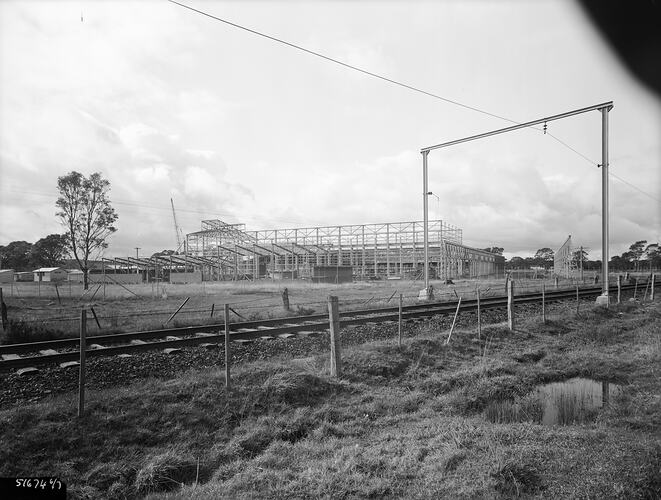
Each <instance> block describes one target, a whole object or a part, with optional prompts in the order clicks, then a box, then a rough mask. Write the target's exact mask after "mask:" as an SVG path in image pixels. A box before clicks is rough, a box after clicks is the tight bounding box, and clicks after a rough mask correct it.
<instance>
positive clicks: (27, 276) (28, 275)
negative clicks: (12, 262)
mask: <svg viewBox="0 0 661 500" xmlns="http://www.w3.org/2000/svg"><path fill="white" fill-rule="evenodd" d="M14 280H15V281H33V280H34V273H33V272H32V271H19V272H17V273H14Z"/></svg>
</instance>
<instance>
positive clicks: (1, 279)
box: [0, 269, 14, 283]
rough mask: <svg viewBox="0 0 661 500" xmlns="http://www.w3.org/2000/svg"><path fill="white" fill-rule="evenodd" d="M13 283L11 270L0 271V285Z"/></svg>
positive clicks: (12, 271)
mask: <svg viewBox="0 0 661 500" xmlns="http://www.w3.org/2000/svg"><path fill="white" fill-rule="evenodd" d="M12 281H14V270H13V269H0V283H11V282H12Z"/></svg>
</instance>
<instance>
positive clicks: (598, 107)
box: [420, 101, 613, 153]
mask: <svg viewBox="0 0 661 500" xmlns="http://www.w3.org/2000/svg"><path fill="white" fill-rule="evenodd" d="M612 108H613V101H608V102H604V103H601V104H595V105H594V106H588V107H587V108H581V109H575V110H573V111H567V112H566V113H560V114H559V115H552V116H547V117H546V118H540V119H538V120H533V121H530V122H525V123H519V124H517V125H512V126H511V127H505V128H500V129H497V130H492V131H490V132H484V133H482V134H477V135H471V136H469V137H462V138H461V139H455V140H454V141H448V142H442V143H440V144H435V145H433V146H427V147H426V148H422V149H421V150H420V152H421V153H425V152H428V151H432V150H434V149H440V148H446V147H448V146H454V145H455V144H461V143H462V142H469V141H475V140H477V139H484V138H485V137H490V136H492V135H498V134H504V133H506V132H511V131H513V130H519V129H522V128H528V127H532V126H534V125H539V124H540V123H546V122H552V121H554V120H560V119H562V118H567V117H569V116H574V115H580V114H582V113H587V112H589V111H595V110H602V109H607V110H608V111H610V110H611V109H612Z"/></svg>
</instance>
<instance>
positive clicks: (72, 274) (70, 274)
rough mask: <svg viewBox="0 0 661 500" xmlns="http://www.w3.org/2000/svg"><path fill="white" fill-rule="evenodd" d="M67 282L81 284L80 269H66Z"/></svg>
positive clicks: (81, 274)
mask: <svg viewBox="0 0 661 500" xmlns="http://www.w3.org/2000/svg"><path fill="white" fill-rule="evenodd" d="M66 272H67V281H71V282H72V283H82V282H83V276H84V273H83V272H82V271H81V270H80V269H66Z"/></svg>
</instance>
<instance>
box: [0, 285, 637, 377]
mask: <svg viewBox="0 0 661 500" xmlns="http://www.w3.org/2000/svg"><path fill="white" fill-rule="evenodd" d="M634 286H635V285H623V286H622V288H621V289H622V291H627V290H633V289H634ZM639 287H640V285H639ZM610 290H611V292H615V293H616V292H617V287H611V289H610ZM600 294H601V288H600V287H590V288H582V289H579V298H590V297H596V296H598V295H600ZM541 299H542V296H541V292H540V293H528V294H522V295H517V296H515V298H514V304H515V305H521V304H530V303H539V302H541ZM571 299H576V290H575V289H573V290H557V291H548V292H546V294H545V300H546V301H547V302H557V301H562V300H571ZM506 306H507V297H505V296H497V297H484V298H481V299H480V307H481V308H482V309H494V308H502V307H506ZM456 308H457V302H456V301H452V302H429V303H424V304H414V305H409V306H404V307H403V308H402V319H403V320H404V321H411V320H419V319H422V318H428V317H431V316H436V315H443V314H451V313H454V312H455V310H456ZM476 309H477V300H475V299H468V300H462V302H461V306H460V311H463V312H468V311H474V310H476ZM398 319H399V308H398V306H394V307H385V308H384V307H382V308H376V309H363V310H353V311H345V312H341V313H340V323H341V325H342V326H349V325H361V324H367V323H384V322H396V321H398ZM327 329H328V315H327V314H315V315H308V316H298V317H287V318H278V319H269V320H261V321H244V322H236V323H231V324H230V340H232V341H235V342H240V343H242V342H252V341H255V340H263V341H266V340H272V339H274V338H276V337H280V338H293V337H297V336H298V337H303V336H308V335H314V334H317V333H320V332H322V331H326V330H327ZM224 330H225V325H224V323H222V324H215V325H204V326H196V327H184V328H170V329H163V330H151V331H144V332H133V333H118V334H111V335H95V336H90V337H87V339H86V349H85V351H86V357H87V358H94V357H98V356H113V355H123V356H127V355H132V354H135V353H139V352H144V351H150V350H163V351H165V352H167V353H175V352H176V351H177V350H178V349H180V348H182V347H189V346H202V347H207V348H217V347H219V346H220V345H223V343H224V341H225V334H224ZM79 350H80V341H79V339H78V338H75V339H61V340H50V341H45V342H33V343H25V344H9V345H2V346H0V358H2V359H1V360H0V372H2V371H7V370H11V369H18V370H19V372H20V373H21V374H23V373H31V372H34V371H37V368H36V367H37V366H41V365H47V364H59V365H60V366H61V367H62V368H68V367H72V366H76V365H77V364H78V363H77V360H78V359H79V357H80V352H79Z"/></svg>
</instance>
